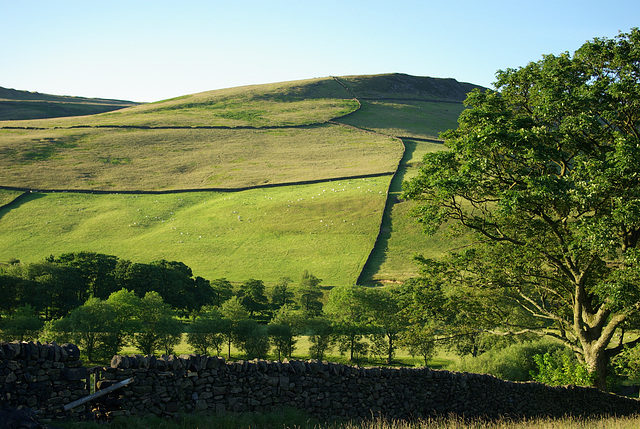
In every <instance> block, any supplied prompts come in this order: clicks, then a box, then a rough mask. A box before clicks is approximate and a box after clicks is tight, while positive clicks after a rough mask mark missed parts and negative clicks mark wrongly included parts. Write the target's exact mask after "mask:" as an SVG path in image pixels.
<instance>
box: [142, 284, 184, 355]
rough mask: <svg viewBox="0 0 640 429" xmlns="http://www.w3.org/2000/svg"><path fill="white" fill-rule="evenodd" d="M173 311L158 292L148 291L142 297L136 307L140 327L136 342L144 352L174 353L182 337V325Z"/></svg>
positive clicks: (146, 353) (147, 353)
mask: <svg viewBox="0 0 640 429" xmlns="http://www.w3.org/2000/svg"><path fill="white" fill-rule="evenodd" d="M173 313H174V310H173V309H172V308H171V306H169V305H168V304H167V303H165V302H164V301H163V299H162V297H161V296H160V294H159V293H158V292H147V293H146V294H145V296H144V297H143V298H142V299H140V301H139V304H138V307H137V308H136V321H137V322H138V329H137V330H136V332H135V334H134V343H135V345H136V346H137V347H138V348H139V349H140V351H141V352H142V353H143V354H145V355H151V354H154V352H155V351H156V350H162V352H163V353H164V354H167V355H168V354H173V348H174V347H175V346H176V345H177V344H178V343H180V339H181V337H182V327H181V326H180V323H179V322H178V320H177V319H176V318H175V316H174V314H173Z"/></svg>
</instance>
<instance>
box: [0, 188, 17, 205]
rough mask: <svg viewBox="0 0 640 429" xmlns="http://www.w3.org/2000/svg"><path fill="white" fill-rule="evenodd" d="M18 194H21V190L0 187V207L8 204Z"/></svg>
mask: <svg viewBox="0 0 640 429" xmlns="http://www.w3.org/2000/svg"><path fill="white" fill-rule="evenodd" d="M20 195H22V191H8V190H5V189H0V207H2V206H4V205H5V204H9V203H10V202H11V201H13V200H15V199H16V198H17V197H19V196H20Z"/></svg>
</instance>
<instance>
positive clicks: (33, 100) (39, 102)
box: [0, 87, 138, 121]
mask: <svg viewBox="0 0 640 429" xmlns="http://www.w3.org/2000/svg"><path fill="white" fill-rule="evenodd" d="M137 104H138V103H134V102H131V101H123V100H107V99H102V98H84V97H68V96H61V95H50V94H41V93H39V92H28V91H20V90H17V89H8V88H3V87H0V121H5V120H21V119H41V118H57V117H61V116H79V115H94V114H96V113H103V112H109V111H112V110H117V109H123V108H125V107H131V106H135V105H137Z"/></svg>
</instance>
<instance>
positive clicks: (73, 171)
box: [0, 125, 402, 190]
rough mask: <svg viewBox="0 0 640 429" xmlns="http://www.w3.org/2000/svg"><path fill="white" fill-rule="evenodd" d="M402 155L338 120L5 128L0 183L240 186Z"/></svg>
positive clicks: (353, 169)
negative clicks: (266, 125)
mask: <svg viewBox="0 0 640 429" xmlns="http://www.w3.org/2000/svg"><path fill="white" fill-rule="evenodd" d="M25 142H27V143H28V144H25ZM401 153H402V147H401V145H400V143H399V142H398V141H396V140H393V139H390V138H386V137H383V136H379V135H374V134H371V133H364V132H359V131H357V130H354V129H352V128H348V127H342V126H338V125H319V126H311V127H308V128H286V129H275V130H226V129H163V130H141V129H134V130H131V129H129V130H127V129H71V130H70V129H54V130H35V131H34V130H8V129H5V130H0V156H1V159H0V166H1V167H2V168H0V183H2V184H3V185H6V186H17V187H30V188H35V189H103V190H168V189H202V188H238V187H246V186H255V185H262V184H267V183H271V184H272V183H290V182H297V181H305V180H319V179H332V178H337V177H345V176H357V175H367V174H375V173H384V172H393V171H394V170H395V168H396V166H397V163H398V160H399V159H400V156H401Z"/></svg>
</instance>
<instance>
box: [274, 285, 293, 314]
mask: <svg viewBox="0 0 640 429" xmlns="http://www.w3.org/2000/svg"><path fill="white" fill-rule="evenodd" d="M291 282H292V280H291V279H290V278H289V277H281V278H280V280H279V281H278V283H276V284H275V285H274V286H273V287H272V288H271V290H270V295H271V307H272V308H273V310H274V311H275V310H278V309H279V308H280V307H282V306H283V305H286V304H289V303H291V300H292V298H293V296H294V294H293V292H291V288H290V287H289V284H290V283H291Z"/></svg>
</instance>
